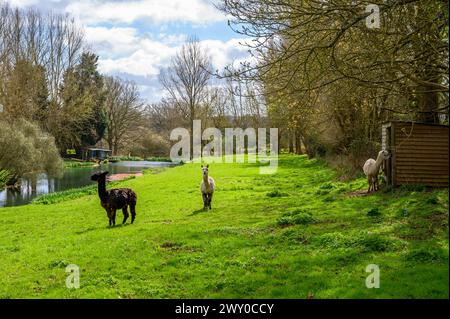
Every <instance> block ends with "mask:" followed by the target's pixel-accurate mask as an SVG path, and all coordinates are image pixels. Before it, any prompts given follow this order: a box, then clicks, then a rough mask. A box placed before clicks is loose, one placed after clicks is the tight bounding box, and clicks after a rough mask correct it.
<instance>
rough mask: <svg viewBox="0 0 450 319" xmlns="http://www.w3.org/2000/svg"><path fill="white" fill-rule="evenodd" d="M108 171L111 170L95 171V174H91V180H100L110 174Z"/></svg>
mask: <svg viewBox="0 0 450 319" xmlns="http://www.w3.org/2000/svg"><path fill="white" fill-rule="evenodd" d="M108 173H109V172H103V173H95V174H94V175H92V176H91V180H93V181H96V182H98V181H100V180H102V179H104V178H105V176H106V175H108Z"/></svg>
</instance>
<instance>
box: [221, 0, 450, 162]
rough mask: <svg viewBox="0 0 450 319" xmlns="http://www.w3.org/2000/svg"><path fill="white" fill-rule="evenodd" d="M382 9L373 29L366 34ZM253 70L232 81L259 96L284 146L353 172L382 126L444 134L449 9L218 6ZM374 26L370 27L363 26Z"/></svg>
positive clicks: (273, 0) (411, 1) (236, 0)
mask: <svg viewBox="0 0 450 319" xmlns="http://www.w3.org/2000/svg"><path fill="white" fill-rule="evenodd" d="M369 4H376V5H377V6H378V8H379V12H380V15H379V19H380V26H379V28H371V27H370V26H369V27H368V25H367V19H368V18H372V17H369V15H371V14H373V12H372V11H370V10H369V11H368V10H366V8H367V6H368V5H369ZM219 8H220V9H221V10H222V11H223V12H224V13H226V14H227V15H229V16H231V17H232V18H231V20H230V21H229V24H230V26H231V27H232V28H233V29H234V30H235V31H236V32H237V33H238V34H240V35H243V36H246V37H249V38H250V39H251V41H247V43H248V46H249V50H250V51H251V53H252V57H253V60H255V61H257V63H256V64H254V63H250V62H249V63H243V64H241V65H240V67H239V68H238V69H232V68H230V69H229V71H230V72H231V73H232V74H233V75H234V76H235V77H236V78H239V79H240V81H242V82H243V83H246V82H256V83H259V84H260V85H261V86H262V92H261V95H262V96H263V97H264V100H265V103H266V105H267V110H268V117H269V120H270V123H271V124H272V126H275V127H279V128H280V131H281V132H280V136H281V137H282V141H281V142H282V143H281V144H282V146H284V147H286V148H288V149H289V150H290V151H291V152H295V153H298V154H301V153H302V152H305V151H306V152H307V153H308V154H309V155H310V156H316V155H326V154H345V155H349V156H351V157H353V158H354V161H355V165H360V164H361V160H362V159H364V158H367V156H368V155H374V152H375V150H376V149H379V148H380V144H379V142H380V140H381V123H382V122H384V121H388V120H394V119H399V120H402V119H403V120H415V121H420V122H427V123H441V124H447V125H448V71H449V70H448V9H449V8H448V1H440V0H420V1H418V0H398V1H394V0H392V1H376V0H370V1H361V0H357V1H346V0H337V1H315V0H312V1H310V0H308V1H306V0H305V1H301V0H297V1H292V0H223V1H222V2H221V4H220V6H219ZM370 22H371V21H369V24H370Z"/></svg>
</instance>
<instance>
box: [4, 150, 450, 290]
mask: <svg viewBox="0 0 450 319" xmlns="http://www.w3.org/2000/svg"><path fill="white" fill-rule="evenodd" d="M258 172H259V170H258V166H257V165H255V164H211V165H210V174H211V176H213V177H214V178H215V180H216V184H217V191H216V194H215V196H214V199H213V209H212V210H211V211H202V210H201V208H202V199H201V195H200V191H199V184H200V181H201V169H200V165H199V164H185V165H182V166H178V167H175V168H170V169H167V170H165V171H163V172H160V173H157V174H145V175H144V176H143V177H140V178H136V179H131V180H128V181H124V182H121V183H119V185H121V186H126V187H131V188H133V189H134V190H135V191H136V192H137V194H138V206H137V213H138V215H137V218H136V222H135V224H134V225H130V224H127V225H125V226H116V227H114V228H109V227H108V226H107V225H108V219H107V217H106V213H105V211H104V210H103V209H102V208H101V207H100V202H99V199H98V198H97V196H96V195H85V194H83V192H80V194H79V196H81V197H78V198H73V197H72V198H66V199H64V200H59V202H58V201H56V202H55V203H52V204H48V205H44V204H32V205H27V206H21V207H15V208H3V209H0V256H1V258H0V298H307V297H308V296H309V297H313V298H448V297H449V292H448V284H449V278H448V273H449V268H448V267H449V265H448V249H449V244H448V243H449V242H448V194H447V192H448V190H447V189H445V190H435V191H429V190H423V189H421V188H419V187H416V188H409V189H408V188H403V189H397V190H395V191H389V190H388V191H385V192H381V191H380V192H378V193H376V194H373V195H369V196H358V195H357V193H356V191H358V190H362V189H365V188H366V181H365V180H364V179H358V180H354V181H350V182H339V181H338V178H337V176H336V173H335V172H334V171H333V170H332V169H330V168H328V167H327V166H326V165H325V164H324V163H323V162H321V161H317V160H308V159H307V158H306V157H298V156H288V155H282V156H281V157H280V167H279V169H278V172H277V174H274V175H260V174H258ZM353 193H355V195H352V194H353ZM121 217H122V213H121V212H119V211H118V219H117V220H118V222H119V223H120V222H121ZM68 264H76V265H78V266H79V267H80V270H81V278H80V289H67V288H66V286H65V280H66V276H67V275H68V274H67V273H66V272H65V267H66V266H67V265H68ZM369 264H377V265H378V266H379V268H380V288H378V289H368V288H366V285H365V281H366V277H367V276H368V275H369V273H367V272H366V271H365V270H366V266H367V265H369Z"/></svg>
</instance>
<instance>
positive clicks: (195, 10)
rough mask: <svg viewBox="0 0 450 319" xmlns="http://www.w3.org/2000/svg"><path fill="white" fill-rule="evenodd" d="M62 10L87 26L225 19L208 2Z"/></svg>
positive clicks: (87, 1) (83, 5) (146, 1)
mask: <svg viewBox="0 0 450 319" xmlns="http://www.w3.org/2000/svg"><path fill="white" fill-rule="evenodd" d="M28 1H33V0H28ZM65 10H66V12H68V13H70V14H72V15H74V16H76V17H78V18H79V19H80V20H81V21H82V22H83V23H87V24H98V23H101V22H113V23H128V24H130V23H132V22H134V21H137V20H150V21H152V22H154V23H164V22H174V21H182V22H188V23H193V24H200V25H201V24H207V23H210V22H217V21H224V20H225V16H224V15H223V14H222V13H221V12H219V11H218V10H217V9H216V8H215V7H214V6H213V5H212V3H211V1H208V0H170V1H169V0H166V1H161V0H134V1H118V2H116V1H103V2H101V1H95V0H82V1H78V2H74V3H70V4H69V5H67V6H66V9H65Z"/></svg>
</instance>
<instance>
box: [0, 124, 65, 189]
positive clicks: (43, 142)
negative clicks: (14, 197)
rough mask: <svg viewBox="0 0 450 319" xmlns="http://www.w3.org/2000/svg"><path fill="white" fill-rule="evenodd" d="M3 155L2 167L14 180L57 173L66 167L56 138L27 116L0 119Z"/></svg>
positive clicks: (1, 151) (0, 144) (0, 148)
mask: <svg viewBox="0 0 450 319" xmlns="http://www.w3.org/2000/svg"><path fill="white" fill-rule="evenodd" d="M0 154H2V156H1V157H0V167H1V168H2V169H3V170H7V171H8V172H9V177H10V178H11V179H12V181H15V180H17V179H18V178H20V177H22V176H24V175H27V174H35V173H41V172H46V173H48V174H49V175H51V176H58V175H60V174H61V173H62V171H63V167H64V165H63V161H62V159H61V157H60V156H59V151H58V149H57V147H56V145H55V139H54V138H53V137H52V136H51V135H49V134H47V133H45V132H43V131H42V130H41V129H40V128H39V127H38V126H37V125H36V124H33V123H30V122H28V121H26V120H24V119H18V120H16V121H15V122H13V123H12V122H8V121H6V120H0Z"/></svg>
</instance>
